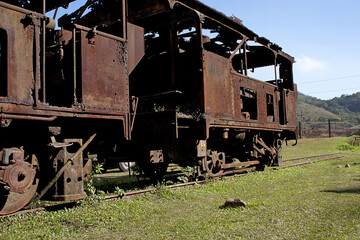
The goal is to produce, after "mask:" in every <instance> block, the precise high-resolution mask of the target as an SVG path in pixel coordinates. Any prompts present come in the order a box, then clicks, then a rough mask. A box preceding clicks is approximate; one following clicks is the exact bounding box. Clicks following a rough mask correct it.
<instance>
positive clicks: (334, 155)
mask: <svg viewBox="0 0 360 240" xmlns="http://www.w3.org/2000/svg"><path fill="white" fill-rule="evenodd" d="M345 155H349V154H345V153H343V152H337V153H330V154H321V155H314V156H307V157H300V158H292V159H286V160H283V161H282V162H283V163H292V162H296V163H293V164H290V165H285V166H280V167H275V168H272V169H273V170H279V169H285V168H291V167H297V166H301V165H305V164H311V163H315V162H320V161H327V160H332V159H339V158H342V157H344V156H345ZM350 155H351V154H350ZM298 161H301V162H298ZM254 169H255V168H254V167H245V168H241V169H239V170H237V171H231V172H230V173H229V172H224V173H223V174H222V175H219V176H216V177H214V178H213V179H222V178H225V177H227V176H228V175H231V174H235V173H239V172H248V171H250V170H254ZM208 181H209V180H201V181H194V182H187V183H182V184H175V185H169V186H166V188H168V189H178V188H184V187H188V186H194V185H199V184H205V183H207V182H208ZM156 190H158V188H156V187H151V188H147V189H144V190H138V191H132V192H127V193H125V194H124V195H118V194H115V195H108V196H105V197H104V200H112V199H119V198H130V197H134V196H139V195H143V194H146V193H149V192H153V191H156ZM78 204H79V201H74V202H67V203H60V204H55V205H52V206H49V207H38V208H33V209H25V210H21V211H18V212H15V213H12V214H8V215H2V216H0V219H1V218H6V217H10V216H15V215H18V214H27V213H32V212H37V211H46V210H48V211H49V210H50V211H51V210H52V211H53V210H59V209H63V208H65V207H74V206H77V205H78Z"/></svg>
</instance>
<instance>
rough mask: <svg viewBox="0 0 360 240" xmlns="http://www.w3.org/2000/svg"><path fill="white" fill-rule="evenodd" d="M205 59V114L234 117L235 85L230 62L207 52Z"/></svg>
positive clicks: (205, 52)
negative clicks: (231, 75) (233, 96)
mask: <svg viewBox="0 0 360 240" xmlns="http://www.w3.org/2000/svg"><path fill="white" fill-rule="evenodd" d="M203 59H204V91H205V92H204V95H205V112H206V114H209V115H211V116H227V117H232V116H233V115H234V111H233V98H232V97H231V96H232V95H233V93H232V92H233V89H232V88H233V84H232V79H231V78H230V66H229V60H228V59H226V58H224V57H222V56H219V55H217V54H215V53H212V52H207V51H204V55H203Z"/></svg>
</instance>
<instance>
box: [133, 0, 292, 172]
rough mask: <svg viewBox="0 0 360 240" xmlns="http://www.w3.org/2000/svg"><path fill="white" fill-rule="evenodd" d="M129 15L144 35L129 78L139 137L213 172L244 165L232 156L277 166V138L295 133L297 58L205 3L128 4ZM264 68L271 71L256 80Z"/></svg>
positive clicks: (170, 156) (170, 155) (180, 0)
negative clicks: (135, 99) (294, 73)
mask: <svg viewBox="0 0 360 240" xmlns="http://www.w3.org/2000/svg"><path fill="white" fill-rule="evenodd" d="M129 19H130V21H132V22H133V23H135V24H137V25H139V26H142V27H143V28H144V29H145V36H146V37H145V46H146V53H145V57H144V58H143V59H142V61H141V62H140V63H139V65H138V66H137V68H135V70H134V72H133V73H132V74H131V75H130V86H131V88H130V89H131V90H130V91H131V95H136V96H138V97H139V107H138V112H137V118H136V121H135V125H136V122H138V127H137V128H135V130H134V134H133V138H134V139H135V140H138V141H139V142H142V143H143V142H144V141H145V140H144V139H152V140H153V142H152V146H150V148H151V147H153V148H156V147H157V145H158V146H162V147H163V148H164V149H165V150H164V152H166V153H167V154H168V156H167V158H168V159H170V160H174V159H176V160H177V161H185V162H186V160H184V159H186V158H199V159H202V160H201V161H200V162H201V164H200V165H202V170H204V171H205V172H207V173H209V174H210V175H216V174H222V171H223V169H225V168H226V167H231V166H232V167H236V166H240V165H241V164H240V165H237V164H234V165H231V164H232V163H231V161H232V160H231V159H232V158H237V159H239V160H240V161H250V162H251V161H252V162H256V161H258V160H260V161H259V163H260V165H265V164H276V162H277V159H278V157H280V156H281V154H280V153H279V152H280V149H281V143H279V141H280V142H281V140H283V139H294V138H296V115H295V104H296V100H297V90H296V85H295V84H294V83H293V77H292V64H293V63H294V59H293V58H292V57H291V56H289V55H288V54H286V53H284V52H283V51H281V48H280V47H279V46H277V45H276V44H274V43H272V42H270V41H269V40H267V39H266V38H263V37H259V36H258V35H257V34H255V33H254V32H252V31H251V30H249V29H247V28H246V27H245V26H244V25H243V24H242V22H241V20H239V19H237V18H235V17H233V18H229V17H226V16H225V15H224V14H222V13H220V12H217V11H216V10H214V9H212V8H210V7H208V6H206V5H204V4H203V3H201V2H199V1H190V0H178V1H177V0H174V1H167V0H162V1H151V0H150V1H129ZM263 68H267V69H269V68H270V75H269V74H268V76H267V78H265V79H261V78H260V79H256V78H255V77H254V76H253V74H252V72H257V71H259V70H261V69H263ZM268 72H269V70H268ZM142 126H143V127H142ZM200 142H206V144H205V145H204V146H205V147H200ZM199 149H202V151H200V152H201V153H200V152H199ZM204 153H206V154H204ZM225 155H226V159H225ZM220 156H224V157H223V158H224V159H221V160H219V157H220ZM220 158H222V157H220ZM224 166H226V167H224Z"/></svg>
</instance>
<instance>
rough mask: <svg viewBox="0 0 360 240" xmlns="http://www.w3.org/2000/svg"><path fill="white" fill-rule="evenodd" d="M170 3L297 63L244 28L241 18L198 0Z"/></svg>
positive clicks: (182, 0) (267, 41)
mask: <svg viewBox="0 0 360 240" xmlns="http://www.w3.org/2000/svg"><path fill="white" fill-rule="evenodd" d="M169 2H179V3H182V4H184V5H186V6H188V7H190V8H193V9H195V10H197V11H199V12H201V13H203V14H205V15H206V16H208V17H210V18H213V19H214V20H217V21H218V22H221V23H222V24H224V25H227V26H228V27H231V28H233V29H235V30H237V31H239V32H241V33H242V34H244V35H245V36H246V37H248V38H249V39H251V40H254V41H256V42H258V43H260V44H262V45H265V46H267V47H269V48H270V49H272V50H274V51H276V52H278V53H279V54H280V55H282V56H283V57H286V58H288V59H289V60H291V61H292V62H295V59H294V58H293V57H292V56H290V55H289V54H287V53H285V52H283V51H282V48H281V47H280V46H279V45H277V44H275V43H273V42H271V41H270V40H269V39H267V38H265V37H260V36H259V35H257V34H256V33H254V32H253V31H251V30H250V29H248V28H247V27H246V26H244V25H243V24H242V20H240V19H239V18H237V17H235V16H232V17H228V16H226V15H225V14H224V13H222V12H219V11H218V10H216V9H214V8H211V7H209V6H207V5H206V4H204V3H202V2H200V1H198V0H169Z"/></svg>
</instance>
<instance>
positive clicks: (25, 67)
mask: <svg viewBox="0 0 360 240" xmlns="http://www.w3.org/2000/svg"><path fill="white" fill-rule="evenodd" d="M24 18H25V14H23V13H19V12H15V11H12V10H8V9H4V8H0V28H1V29H3V30H5V31H6V35H7V45H8V46H7V66H8V74H7V78H8V79H7V87H8V91H7V92H8V98H7V100H8V101H9V102H16V103H20V104H26V105H32V104H33V97H32V94H33V88H34V74H33V69H34V65H33V60H34V55H33V54H34V52H33V46H34V27H33V26H31V25H29V26H24V24H23V23H22V20H23V19H24Z"/></svg>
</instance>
